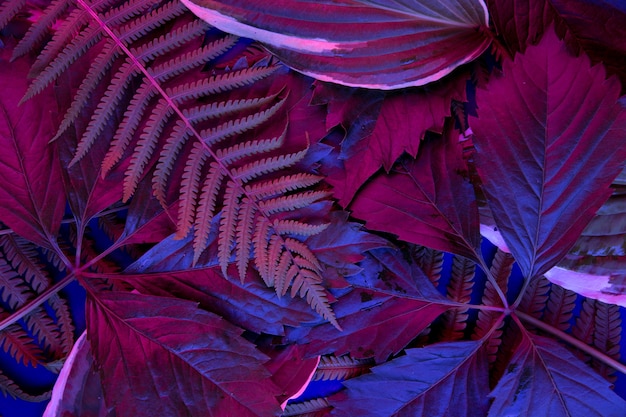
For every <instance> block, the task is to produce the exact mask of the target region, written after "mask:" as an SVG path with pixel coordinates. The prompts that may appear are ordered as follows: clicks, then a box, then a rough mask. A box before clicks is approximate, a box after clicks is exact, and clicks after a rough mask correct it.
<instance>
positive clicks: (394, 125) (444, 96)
mask: <svg viewBox="0 0 626 417" xmlns="http://www.w3.org/2000/svg"><path fill="white" fill-rule="evenodd" d="M468 78H469V76H468V75H467V74H466V73H464V72H462V73H458V74H456V73H455V76H454V77H453V78H449V79H446V80H443V81H441V82H439V83H435V84H431V85H429V86H427V87H424V88H422V89H407V90H403V91H401V92H394V93H386V94H384V95H382V93H374V92H370V91H364V90H354V89H347V88H345V87H334V88H333V87H325V88H324V89H323V90H322V91H319V92H317V91H316V100H317V101H320V102H324V101H327V102H328V116H327V118H326V120H327V125H328V126H327V127H329V128H331V127H333V126H334V125H336V124H337V123H341V125H342V126H344V128H345V129H346V132H347V133H346V137H345V139H344V140H343V141H342V143H341V154H340V156H339V158H340V159H341V160H342V162H343V169H338V170H333V171H329V172H328V179H327V181H328V183H330V184H331V185H332V186H333V188H334V190H333V191H334V194H335V197H336V198H337V199H338V200H339V204H341V205H342V206H344V207H346V206H347V205H348V204H349V203H350V201H351V200H352V199H353V197H354V195H355V194H356V192H357V191H358V190H359V188H361V186H362V185H363V183H365V182H366V181H367V180H368V178H370V177H371V176H372V175H374V174H375V173H376V172H377V171H378V170H379V169H380V168H381V167H383V168H385V170H386V171H389V170H390V169H391V167H392V166H393V164H394V163H395V162H396V160H397V159H398V158H399V157H400V156H401V155H402V154H403V153H404V152H406V153H408V154H409V155H411V156H416V155H417V153H418V150H419V147H420V143H421V141H422V139H424V136H425V134H426V131H427V130H430V131H434V132H438V133H441V132H442V131H443V125H444V119H445V117H447V116H450V105H451V103H452V100H453V99H454V100H459V101H464V100H465V88H466V81H467V80H468ZM318 88H320V85H319V84H318V86H317V87H316V90H317V89H318ZM333 90H334V91H333ZM329 91H330V92H331V94H332V95H331V96H330V97H329V98H324V97H323V95H325V94H328V92H329ZM346 102H348V103H349V106H348V104H346ZM355 112H358V113H357V114H355ZM333 124H334V125H333Z"/></svg>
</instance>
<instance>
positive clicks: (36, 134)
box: [0, 48, 65, 247]
mask: <svg viewBox="0 0 626 417" xmlns="http://www.w3.org/2000/svg"><path fill="white" fill-rule="evenodd" d="M0 53H1V55H0V90H1V91H2V94H1V95H0V149H1V150H2V151H1V152H0V178H2V184H1V186H0V221H1V222H2V223H4V224H5V225H7V226H8V227H10V228H11V229H13V230H14V231H15V232H16V233H18V234H19V235H20V236H22V237H24V238H26V239H28V240H30V241H32V242H35V243H37V244H38V245H41V246H46V247H52V246H54V245H55V244H54V243H52V242H55V240H56V239H55V236H56V233H57V231H58V229H59V226H60V225H61V219H62V218H63V212H64V211H65V195H64V193H63V181H62V178H61V165H60V164H59V162H58V156H57V152H56V150H55V147H54V146H52V145H48V141H49V140H50V139H52V137H53V136H54V133H55V132H54V129H55V125H54V121H53V112H54V111H55V110H54V109H55V106H54V104H53V103H54V96H53V94H52V91H51V90H50V89H46V90H44V92H42V95H41V96H39V97H38V98H37V101H34V100H30V101H27V102H26V103H24V104H22V105H21V106H19V107H18V106H17V105H16V103H17V102H19V100H20V99H21V98H22V96H23V95H24V93H25V92H26V88H27V79H26V77H25V76H24V74H27V73H28V70H29V68H30V66H29V62H28V61H27V60H25V59H18V60H16V61H14V62H12V63H10V64H9V57H10V55H11V48H3V49H2V50H1V52H0ZM42 102H44V103H48V106H42V105H41V103H42Z"/></svg>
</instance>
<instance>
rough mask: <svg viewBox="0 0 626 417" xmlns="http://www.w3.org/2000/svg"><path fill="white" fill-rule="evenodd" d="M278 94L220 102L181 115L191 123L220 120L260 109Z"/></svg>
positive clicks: (185, 110) (192, 109)
mask: <svg viewBox="0 0 626 417" xmlns="http://www.w3.org/2000/svg"><path fill="white" fill-rule="evenodd" d="M278 95H279V93H276V94H271V95H268V96H266V97H257V98H250V99H241V100H228V101H220V102H216V103H211V104H204V105H201V106H196V107H192V108H189V109H183V115H184V116H185V118H186V119H187V120H189V121H190V122H191V123H197V122H202V121H205V120H209V119H221V118H223V117H224V116H229V115H232V114H241V113H245V112H249V111H251V110H254V109H257V108H261V107H263V106H265V105H267V104H269V103H271V102H273V101H274V100H275V99H276V98H277V97H278Z"/></svg>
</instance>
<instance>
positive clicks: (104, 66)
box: [52, 40, 120, 141]
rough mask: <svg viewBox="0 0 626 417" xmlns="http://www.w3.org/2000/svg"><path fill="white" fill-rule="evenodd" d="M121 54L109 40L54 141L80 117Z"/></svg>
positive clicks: (93, 63)
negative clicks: (93, 93) (91, 96)
mask: <svg viewBox="0 0 626 417" xmlns="http://www.w3.org/2000/svg"><path fill="white" fill-rule="evenodd" d="M119 53H120V51H119V49H118V47H117V45H116V44H115V42H113V41H112V40H108V41H107V42H106V43H105V45H104V46H103V47H102V50H101V51H100V53H99V54H98V56H97V57H96V58H95V59H94V60H93V61H92V62H91V66H90V68H89V71H87V75H86V76H85V78H84V79H83V81H82V82H81V84H80V87H79V88H78V91H77V92H76V95H75V96H74V99H73V100H72V104H71V106H70V108H69V109H68V110H67V111H66V112H65V116H63V121H62V122H61V124H60V125H59V128H58V129H57V133H56V134H55V136H54V137H53V138H52V140H53V141H54V140H56V139H58V138H59V136H61V134H62V133H63V132H65V131H66V130H67V128H68V127H70V125H71V124H72V123H74V121H75V120H76V118H77V117H78V116H79V115H80V112H81V110H82V109H83V108H84V107H85V105H86V104H87V103H88V102H89V97H90V95H91V93H92V92H93V91H94V90H95V89H96V87H97V86H98V83H99V82H100V81H101V80H102V77H103V76H104V74H106V73H107V71H109V69H110V68H111V67H112V66H113V63H114V62H115V59H116V58H117V57H118V56H119Z"/></svg>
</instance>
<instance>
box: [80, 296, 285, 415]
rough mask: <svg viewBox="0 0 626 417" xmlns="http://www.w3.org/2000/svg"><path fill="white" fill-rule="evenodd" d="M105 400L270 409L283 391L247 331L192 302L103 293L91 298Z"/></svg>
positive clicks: (235, 411) (175, 407) (220, 410)
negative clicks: (244, 335) (276, 384)
mask: <svg viewBox="0 0 626 417" xmlns="http://www.w3.org/2000/svg"><path fill="white" fill-rule="evenodd" d="M87 322H88V326H87V327H88V333H87V334H88V337H89V340H90V342H91V346H92V350H93V353H94V357H95V359H96V362H97V363H98V365H99V369H100V372H101V375H102V384H103V389H104V394H105V402H106V404H107V406H108V407H109V408H110V409H115V410H119V411H121V410H123V413H124V414H125V415H189V416H206V415H207V411H208V410H211V415H213V416H232V415H236V416H263V417H265V416H270V415H274V414H275V413H277V412H278V410H279V407H278V403H277V402H276V398H275V397H276V396H277V395H279V394H280V393H279V392H278V389H277V387H276V386H275V385H274V384H273V383H272V381H271V379H270V374H269V372H268V371H267V370H266V369H265V368H264V367H263V363H264V362H266V361H267V359H268V358H267V357H266V356H265V355H263V354H261V353H260V352H259V351H258V350H256V348H255V346H254V345H252V344H251V343H250V342H248V341H246V340H245V339H243V338H242V337H241V333H242V332H243V330H241V329H239V328H237V327H235V326H233V325H232V324H230V323H228V322H227V321H225V320H223V319H221V318H220V317H218V316H216V315H214V314H212V313H209V312H206V311H203V310H200V309H199V308H198V307H196V304H195V303H193V302H188V301H182V300H176V299H173V298H165V297H155V296H148V295H140V294H132V293H121V292H106V293H99V294H97V298H95V299H94V298H92V297H89V299H88V301H87Z"/></svg>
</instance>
